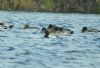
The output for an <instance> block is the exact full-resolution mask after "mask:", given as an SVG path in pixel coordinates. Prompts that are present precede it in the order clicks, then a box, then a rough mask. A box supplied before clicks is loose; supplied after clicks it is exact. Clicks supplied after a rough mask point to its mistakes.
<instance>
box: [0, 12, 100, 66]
mask: <svg viewBox="0 0 100 68" xmlns="http://www.w3.org/2000/svg"><path fill="white" fill-rule="evenodd" d="M0 22H7V23H9V24H14V25H15V27H14V28H13V29H6V30H4V29H0V68H33V67H34V68H66V67H67V68H99V66H100V54H99V53H100V33H81V32H80V30H81V28H82V27H83V26H89V27H95V28H97V29H100V15H96V14H61V13H57V14H56V13H36V12H34V13H27V12H3V11H0ZM26 23H29V24H30V25H31V26H34V27H37V28H38V29H26V30H24V29H19V28H20V27H22V26H23V25H24V24H26ZM50 23H51V24H55V25H57V26H60V27H64V28H70V29H71V30H73V31H74V32H75V33H74V34H73V35H71V36H63V35H62V36H59V37H56V38H43V35H42V34H41V33H40V30H41V28H42V27H47V25H48V24H50Z"/></svg>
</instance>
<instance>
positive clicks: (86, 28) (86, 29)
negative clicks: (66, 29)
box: [81, 27, 100, 33]
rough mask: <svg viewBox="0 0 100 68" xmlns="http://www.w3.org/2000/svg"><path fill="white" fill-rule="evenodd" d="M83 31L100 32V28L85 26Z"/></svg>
mask: <svg viewBox="0 0 100 68" xmlns="http://www.w3.org/2000/svg"><path fill="white" fill-rule="evenodd" d="M81 32H82V33H84V32H100V30H97V29H92V28H88V27H83V28H82V30H81Z"/></svg>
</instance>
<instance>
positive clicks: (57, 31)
mask: <svg viewBox="0 0 100 68" xmlns="http://www.w3.org/2000/svg"><path fill="white" fill-rule="evenodd" d="M42 33H45V35H44V37H46V38H48V37H49V35H51V34H53V35H56V36H57V35H70V34H73V33H74V32H73V31H71V30H69V29H64V28H62V27H57V26H55V25H51V24H50V25H49V26H48V27H47V29H46V28H45V27H43V28H42Z"/></svg>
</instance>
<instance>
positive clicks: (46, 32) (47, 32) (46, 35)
mask: <svg viewBox="0 0 100 68" xmlns="http://www.w3.org/2000/svg"><path fill="white" fill-rule="evenodd" d="M44 37H45V38H49V31H48V30H46V31H45V35H44Z"/></svg>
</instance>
